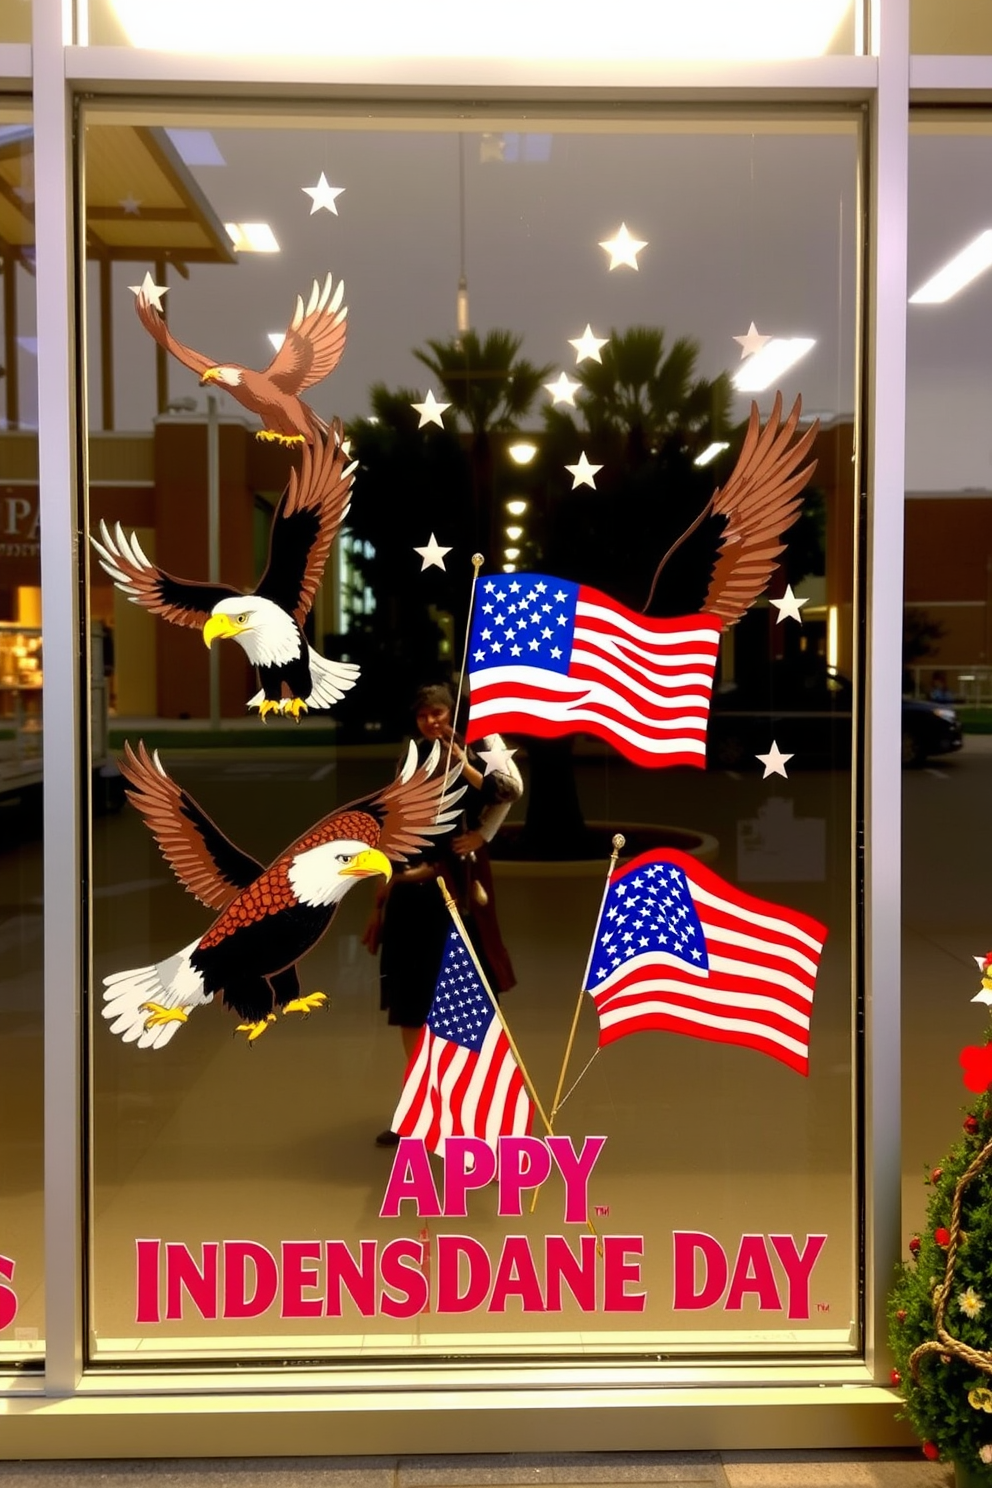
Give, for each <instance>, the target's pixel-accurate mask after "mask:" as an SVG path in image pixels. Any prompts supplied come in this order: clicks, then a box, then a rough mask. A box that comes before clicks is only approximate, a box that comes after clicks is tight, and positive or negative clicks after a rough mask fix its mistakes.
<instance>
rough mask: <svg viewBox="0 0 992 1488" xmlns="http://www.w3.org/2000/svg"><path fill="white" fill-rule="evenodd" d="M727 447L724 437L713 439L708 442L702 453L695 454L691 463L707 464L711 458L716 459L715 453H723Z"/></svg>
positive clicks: (728, 446)
mask: <svg viewBox="0 0 992 1488" xmlns="http://www.w3.org/2000/svg"><path fill="white" fill-rule="evenodd" d="M729 448H730V445H729V444H728V443H727V441H726V440H725V439H714V441H713V443H712V444H708V445H707V446H706V448H705V449H704V450H703V452H702V454H701V455H697V456H696V458H695V459H694V460H693V462H692V463H693V465H708V464H709V463H710V461H711V460H715V459H716V457H717V455H721V454H723V451H724V450H725V449H729Z"/></svg>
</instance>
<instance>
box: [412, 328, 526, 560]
mask: <svg viewBox="0 0 992 1488" xmlns="http://www.w3.org/2000/svg"><path fill="white" fill-rule="evenodd" d="M522 345H523V337H522V336H517V335H514V333H513V332H512V331H504V330H495V331H489V332H488V333H487V334H486V337H485V339H484V340H482V341H480V339H479V336H478V334H477V333H476V332H475V331H464V332H462V334H461V335H460V336H458V337H452V338H451V339H450V340H448V341H428V342H427V346H428V347H429V348H430V349H429V351H415V352H414V356H415V357H416V358H417V360H418V361H419V362H422V363H423V364H424V366H425V367H427V368H428V369H429V370H430V371H431V372H433V374H434V376H435V377H436V378H437V379H438V381H439V382H440V383H441V386H442V387H443V388H444V396H445V398H446V399H447V401H448V402H449V403H450V404H451V406H452V408H453V410H454V412H455V414H456V415H457V416H458V417H459V418H460V419H462V420H463V421H464V423H465V424H467V426H468V429H469V431H470V433H471V435H472V443H471V461H472V490H473V495H474V498H475V510H476V537H477V540H478V543H479V545H480V546H482V547H487V546H491V548H492V552H493V554H495V551H496V549H497V548H498V546H499V534H498V531H497V530H496V506H495V501H494V496H495V489H494V486H495V481H494V469H493V454H492V446H491V443H490V435H491V434H499V433H511V432H512V431H513V430H515V429H518V428H519V427H520V420H521V419H523V418H524V417H525V416H526V415H527V413H528V412H529V411H530V409H531V407H532V405H533V402H534V399H535V398H536V397H537V395H538V393H539V392H540V389H541V384H542V383H543V382H544V380H545V378H547V377H548V376H550V374H551V371H552V368H551V367H550V366H546V367H536V366H535V365H534V363H533V362H530V361H528V360H527V359H526V357H521V356H520V355H519V351H520V348H521V346H522Z"/></svg>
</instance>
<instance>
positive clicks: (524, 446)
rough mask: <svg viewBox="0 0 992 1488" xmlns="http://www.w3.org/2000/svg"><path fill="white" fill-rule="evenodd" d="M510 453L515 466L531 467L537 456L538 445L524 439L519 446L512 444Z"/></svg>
mask: <svg viewBox="0 0 992 1488" xmlns="http://www.w3.org/2000/svg"><path fill="white" fill-rule="evenodd" d="M508 453H509V456H510V459H511V460H512V461H513V463H514V465H529V464H530V462H531V460H533V458H534V456H535V455H536V454H537V445H536V444H531V442H530V440H529V439H522V440H521V441H520V443H519V444H511V445H510V448H509V451H508Z"/></svg>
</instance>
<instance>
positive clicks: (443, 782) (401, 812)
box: [359, 742, 465, 863]
mask: <svg viewBox="0 0 992 1488" xmlns="http://www.w3.org/2000/svg"><path fill="white" fill-rule="evenodd" d="M460 774H461V765H460V764H457V763H455V762H454V761H453V762H452V766H451V769H450V770H449V771H448V772H447V776H446V775H445V770H444V767H443V764H442V759H441V745H440V742H435V744H434V747H433V749H432V750H431V752H430V754H429V755H428V756H427V758H426V759H425V760H424V762H423V764H422V765H418V763H417V746H416V744H414V743H412V742H411V744H410V747H409V750H408V751H407V757H406V759H405V761H404V762H403V767H402V769H401V770H400V772H399V774H398V775H397V776H396V779H395V780H393V781H391V782H390V784H389V785H387V786H385V787H384V788H383V789H382V790H381V791H378V792H377V793H376V794H375V795H374V796H369V797H367V798H366V800H365V801H363V802H361V803H360V806H359V809H361V810H364V811H367V812H368V813H369V814H370V815H371V816H374V817H376V818H377V820H378V821H380V822H381V824H382V830H381V835H380V837H379V841H378V844H377V845H378V847H379V849H380V851H382V852H384V853H385V855H386V857H387V858H389V859H390V860H391V861H393V862H400V863H405V862H406V860H407V858H408V857H410V856H411V855H415V854H416V853H418V852H419V851H420V850H421V848H424V847H427V846H428V845H429V843H430V840H431V838H432V837H436V836H439V835H442V834H444V833H445V832H449V831H450V830H451V828H452V826H453V824H454V821H455V819H456V817H457V815H458V802H459V801H460V800H461V798H462V796H463V795H464V793H465V787H464V785H459V784H458V777H459V775H460Z"/></svg>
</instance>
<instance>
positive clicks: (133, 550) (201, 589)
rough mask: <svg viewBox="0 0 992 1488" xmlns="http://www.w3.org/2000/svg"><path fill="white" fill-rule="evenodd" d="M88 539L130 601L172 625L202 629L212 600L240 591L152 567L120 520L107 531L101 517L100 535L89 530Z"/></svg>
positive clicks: (133, 536) (211, 606) (102, 564)
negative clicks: (175, 576)
mask: <svg viewBox="0 0 992 1488" xmlns="http://www.w3.org/2000/svg"><path fill="white" fill-rule="evenodd" d="M90 542H91V543H92V544H93V546H94V548H95V549H96V552H97V556H98V557H99V560H100V567H101V568H102V569H103V570H104V572H105V573H107V574H109V576H110V578H112V579H113V581H114V583H115V584H116V585H117V587H118V589H120V590H121V591H122V593H124V594H126V595H127V597H128V599H129V600H130V601H131V603H132V604H137V605H141V607H142V609H145V610H150V611H151V613H152V614H153V615H161V616H162V618H163V620H171V622H172V624H173V625H187V626H190V627H192V628H196V629H202V628H203V626H204V625H206V623H207V621H208V620H209V619H210V612H211V611H212V609H213V607H214V605H215V604H219V603H220V601H221V600H222V599H233V598H235V597H236V596H237V595H239V594H240V592H241V591H240V590H238V589H229V588H228V587H227V585H225V584H201V583H197V582H196V581H195V580H191V579H177V578H174V577H173V576H172V574H169V573H166V572H165V569H163V568H156V567H155V565H154V563H152V562H151V561H150V560H149V559H148V558H146V557H145V554H144V553H143V551H142V548H141V544H140V543H139V542H138V539H137V537H136V536H135V535H134V533H133V532H132V533H131V536H130V537H128V536H127V535H126V534H125V532H124V529H123V527H122V526H121V524H120V522H117V523H116V524H115V527H114V530H113V532H111V531H110V529H109V528H108V526H107V524H106V522H104V521H103V520H101V522H100V538H99V540H98V539H97V538H95V537H94V536H93V535H92V533H91V534H90Z"/></svg>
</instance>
